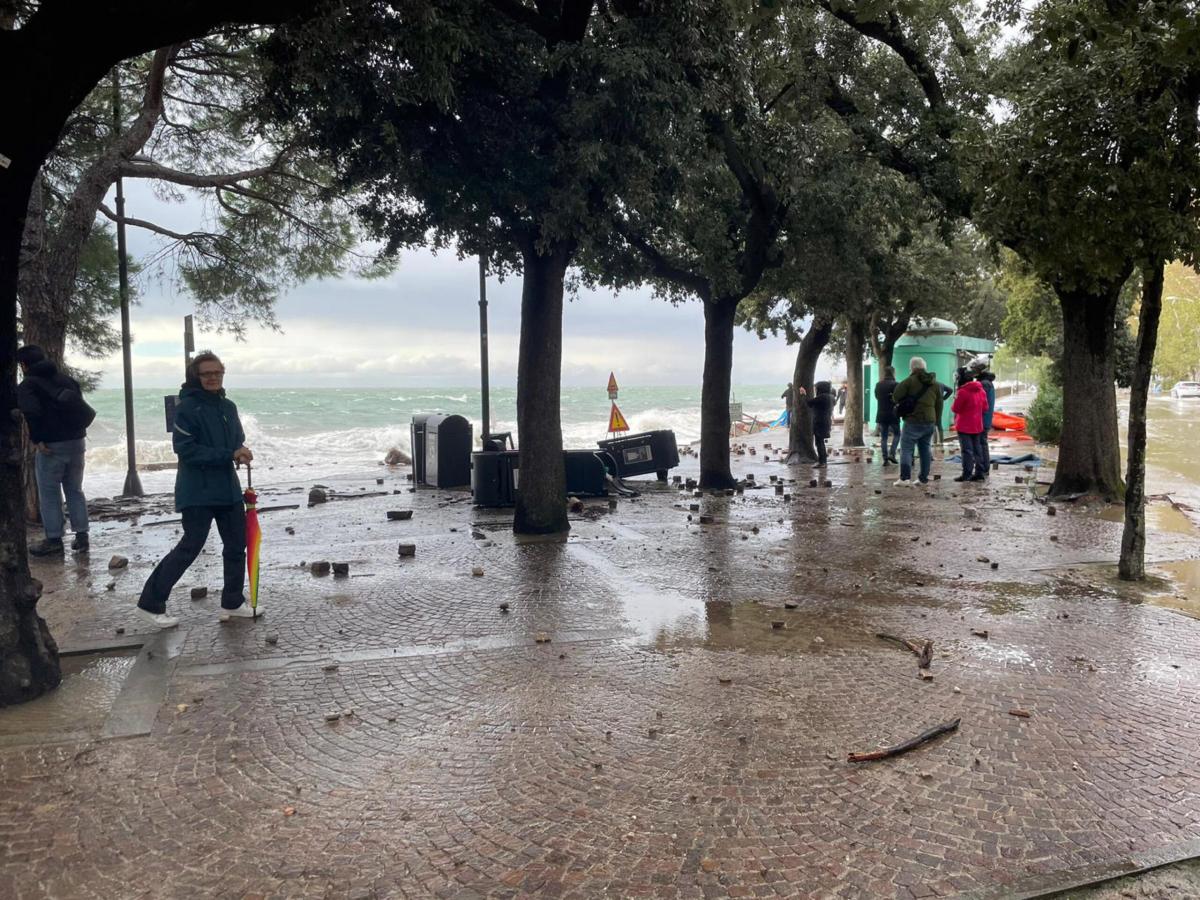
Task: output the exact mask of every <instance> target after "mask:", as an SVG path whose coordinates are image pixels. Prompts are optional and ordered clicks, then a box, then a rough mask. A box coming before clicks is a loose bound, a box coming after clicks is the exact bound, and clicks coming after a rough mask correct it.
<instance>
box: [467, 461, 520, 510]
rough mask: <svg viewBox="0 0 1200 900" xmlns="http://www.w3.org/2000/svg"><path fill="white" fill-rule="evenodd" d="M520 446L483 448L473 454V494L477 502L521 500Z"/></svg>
mask: <svg viewBox="0 0 1200 900" xmlns="http://www.w3.org/2000/svg"><path fill="white" fill-rule="evenodd" d="M519 462H520V454H519V453H517V451H516V450H483V451H479V452H476V453H472V454H471V496H472V497H473V498H474V500H475V505H476V506H512V505H513V504H515V503H516V502H517V482H518V480H519V478H520V475H519V474H518V471H519V470H518V468H517V466H518V463H519Z"/></svg>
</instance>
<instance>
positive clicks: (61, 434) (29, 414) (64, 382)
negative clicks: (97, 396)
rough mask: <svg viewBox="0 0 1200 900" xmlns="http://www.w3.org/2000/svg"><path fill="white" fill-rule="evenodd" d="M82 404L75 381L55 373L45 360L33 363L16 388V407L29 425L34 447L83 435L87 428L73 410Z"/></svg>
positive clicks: (79, 390)
mask: <svg viewBox="0 0 1200 900" xmlns="http://www.w3.org/2000/svg"><path fill="white" fill-rule="evenodd" d="M82 404H83V389H82V388H80V387H79V382H78V381H76V380H75V379H74V378H72V377H70V376H69V375H64V374H63V373H62V372H60V371H58V366H56V365H55V364H54V363H53V362H51V361H50V360H48V359H43V360H41V361H40V362H36V363H34V364H33V365H32V366H30V367H29V373H28V374H27V375H26V376H25V377H24V378H23V379H22V380H21V383H20V384H19V385H17V406H18V407H19V408H20V410H21V413H22V415H24V416H25V424H26V425H28V426H29V438H30V440H32V441H33V442H34V443H35V444H42V443H53V442H54V441H75V440H79V439H80V438H82V437H86V436H87V425H85V424H83V422H82V421H81V420H80V418H79V416H78V414H75V415H70V414H67V413H66V412H65V410H67V409H73V410H77V409H78V408H79V407H80V405H82Z"/></svg>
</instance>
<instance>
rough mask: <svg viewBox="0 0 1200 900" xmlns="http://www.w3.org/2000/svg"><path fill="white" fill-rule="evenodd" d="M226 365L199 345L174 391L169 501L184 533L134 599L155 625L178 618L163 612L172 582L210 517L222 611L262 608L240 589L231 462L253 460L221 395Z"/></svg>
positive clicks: (241, 546) (204, 536)
mask: <svg viewBox="0 0 1200 900" xmlns="http://www.w3.org/2000/svg"><path fill="white" fill-rule="evenodd" d="M224 378H225V366H224V365H223V364H222V363H221V360H220V358H218V356H217V355H216V354H215V353H213V352H212V351H211V350H204V351H201V352H200V353H198V354H197V355H196V357H195V358H194V359H193V360H192V361H191V363H190V364H189V365H188V368H187V380H186V381H185V382H184V383H183V386H182V388H181V389H180V391H179V405H178V406H177V407H176V408H175V426H174V429H173V431H172V435H171V441H172V444H173V445H174V448H175V455H176V456H178V457H179V469H178V471H177V472H176V475H175V508H176V509H177V510H178V511H179V512H180V513H181V514H182V516H183V537H182V538H180V540H179V543H178V544H177V545H176V546H175V548H174V549H173V550H171V552H170V553H168V554H167V555H166V556H165V557H163V559H162V561H161V562H160V563H159V564H158V565H157V566H156V567H155V569H154V571H153V572H152V573H151V574H150V578H149V579H147V581H146V585H145V587H143V588H142V595H141V598H140V599H139V600H138V610H139V612H140V613H141V615H142V616H143V618H146V619H148V620H149V621H151V622H153V623H154V624H155V625H157V626H158V627H159V628H172V627H174V626H175V625H178V624H179V620H178V619H177V618H175V617H174V616H168V615H167V598H168V597H169V596H170V594H171V588H173V587H175V584H176V582H178V581H179V579H180V578H182V577H183V573H184V572H186V571H187V569H188V567H189V566H190V565H191V564H192V563H193V562H195V561H196V557H197V556H199V555H200V551H201V550H202V549H204V542H205V541H206V540H208V532H209V529H210V528H211V527H212V523H213V522H216V523H217V531H218V532H219V533H220V535H221V542H222V544H223V545H224V546H223V549H222V551H221V556H222V559H223V561H224V566H225V582H224V587H223V589H222V590H221V612H222V614H223V615H226V616H238V617H243V618H247V619H251V618H254V616H256V615H261V614H262V611H263V609H262V605H261V604H259V606H258V608H257V609H251V608H250V605H249V604H248V603H247V602H246V598H245V596H244V595H243V594H242V589H243V587H244V586H245V583H246V508H245V504H244V502H243V500H242V486H241V484H239V483H238V477H237V472H236V471H235V470H234V468H235V465H237V464H241V463H247V464H249V463H250V461H251V460H253V459H254V454H252V453H251V452H250V451H249V450H248V449H247V448H246V445H245V440H246V434H245V432H244V431H243V430H242V423H241V420H240V419H239V418H238V411H237V407H236V406H235V405H234V404H233V401H232V400H228V399H226V397H225V388H224V387H223V383H224Z"/></svg>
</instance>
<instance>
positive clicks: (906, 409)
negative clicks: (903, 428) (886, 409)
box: [896, 381, 933, 419]
mask: <svg viewBox="0 0 1200 900" xmlns="http://www.w3.org/2000/svg"><path fill="white" fill-rule="evenodd" d="M931 387H933V382H932V381H931V382H929V383H928V384H927V385H925V387H923V388H921V392H920V393H919V394H905V395H904V396H903V397H901V398H900V402H899V403H897V404H896V415H898V416H899V417H900V418H902V419H907V418H908V417H909V416H911V415H912V414H913V413H915V412H916V411H917V404H918V403H920V402H921V398H922V397H924V396H925V392H926V391H927V390H929V389H930V388H931Z"/></svg>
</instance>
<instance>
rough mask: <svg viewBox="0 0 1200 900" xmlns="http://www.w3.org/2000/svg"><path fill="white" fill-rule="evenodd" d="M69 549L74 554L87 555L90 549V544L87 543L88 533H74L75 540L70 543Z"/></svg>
mask: <svg viewBox="0 0 1200 900" xmlns="http://www.w3.org/2000/svg"><path fill="white" fill-rule="evenodd" d="M71 549H72V550H74V551H75V552H76V553H87V552H88V551H89V550H91V549H92V546H91V544H90V543H88V533H87V532H86V531H80V532H76V533H75V540H73V541H71Z"/></svg>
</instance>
